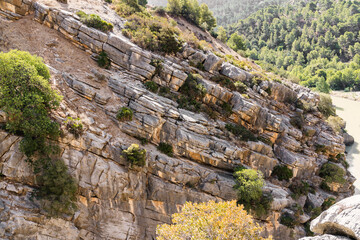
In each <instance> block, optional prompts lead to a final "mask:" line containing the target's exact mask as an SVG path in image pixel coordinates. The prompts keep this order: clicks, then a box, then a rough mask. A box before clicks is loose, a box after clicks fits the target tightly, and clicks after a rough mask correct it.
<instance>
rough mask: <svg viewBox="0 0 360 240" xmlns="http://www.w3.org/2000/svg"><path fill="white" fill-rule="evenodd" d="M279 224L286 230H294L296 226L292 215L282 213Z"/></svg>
mask: <svg viewBox="0 0 360 240" xmlns="http://www.w3.org/2000/svg"><path fill="white" fill-rule="evenodd" d="M280 223H281V224H282V225H284V226H287V227H288V228H294V227H295V226H296V224H297V220H296V218H295V216H293V215H292V214H290V213H288V212H284V213H283V214H282V215H281V217H280Z"/></svg>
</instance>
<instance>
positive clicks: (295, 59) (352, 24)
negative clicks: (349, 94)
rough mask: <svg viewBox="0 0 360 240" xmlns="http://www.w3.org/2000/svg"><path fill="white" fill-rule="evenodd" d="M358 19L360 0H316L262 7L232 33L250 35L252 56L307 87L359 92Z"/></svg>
mask: <svg viewBox="0 0 360 240" xmlns="http://www.w3.org/2000/svg"><path fill="white" fill-rule="evenodd" d="M359 21H360V2H359V1H326V0H316V1H310V2H309V3H308V4H303V5H299V6H298V7H294V6H291V5H289V6H286V7H279V6H273V7H269V8H265V9H262V10H260V11H259V12H257V13H255V14H253V15H251V16H250V17H248V18H247V19H244V20H240V21H239V22H238V23H237V24H234V25H233V26H231V27H230V33H232V32H235V31H236V32H238V33H239V34H241V35H242V36H244V37H245V40H246V41H247V43H248V49H249V50H248V52H247V53H248V54H249V56H250V57H251V58H253V59H254V60H260V61H261V62H262V63H263V65H264V66H267V67H268V68H269V69H273V70H274V71H278V72H280V73H282V74H283V75H285V76H289V77H290V76H291V77H292V78H293V79H294V80H296V81H299V82H300V83H301V84H303V85H304V86H307V87H311V88H315V87H316V88H317V89H318V90H319V91H322V92H328V91H329V87H330V88H331V89H332V90H344V89H347V90H348V91H351V90H355V91H358V90H359V89H360V77H359V76H360V75H359V73H360V72H359V70H358V69H359V64H360V43H359V40H360V34H359V31H360V25H359ZM277 69H280V71H279V70H277Z"/></svg>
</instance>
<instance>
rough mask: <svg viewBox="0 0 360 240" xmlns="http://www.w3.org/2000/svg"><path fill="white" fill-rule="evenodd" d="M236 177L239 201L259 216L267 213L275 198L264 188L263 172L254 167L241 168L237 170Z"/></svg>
mask: <svg viewBox="0 0 360 240" xmlns="http://www.w3.org/2000/svg"><path fill="white" fill-rule="evenodd" d="M234 178H235V182H236V185H235V186H234V188H235V189H236V191H237V194H238V203H239V204H243V205H244V208H245V209H246V210H247V211H248V212H250V213H254V214H255V215H256V216H258V217H262V216H265V215H267V214H268V212H269V210H270V206H271V202H272V200H273V199H272V196H271V194H269V193H266V192H263V190H262V188H263V186H264V179H263V175H262V173H261V172H259V171H256V170H253V169H244V168H240V169H238V170H235V172H234Z"/></svg>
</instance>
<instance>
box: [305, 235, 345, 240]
mask: <svg viewBox="0 0 360 240" xmlns="http://www.w3.org/2000/svg"><path fill="white" fill-rule="evenodd" d="M300 240H350V238H347V237H342V236H334V235H329V234H325V235H322V236H316V237H305V238H301V239H300Z"/></svg>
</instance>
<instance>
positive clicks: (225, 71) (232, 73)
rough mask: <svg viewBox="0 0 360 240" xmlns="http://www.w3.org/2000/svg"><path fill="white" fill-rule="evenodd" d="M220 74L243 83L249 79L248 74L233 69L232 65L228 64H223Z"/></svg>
mask: <svg viewBox="0 0 360 240" xmlns="http://www.w3.org/2000/svg"><path fill="white" fill-rule="evenodd" d="M220 73H221V74H222V75H225V76H227V77H229V78H231V79H233V80H235V81H245V80H247V79H249V78H250V77H251V74H250V73H247V72H246V71H244V70H242V69H240V68H238V67H235V66H234V65H232V64H230V63H224V64H223V65H222V66H221V71H220Z"/></svg>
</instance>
